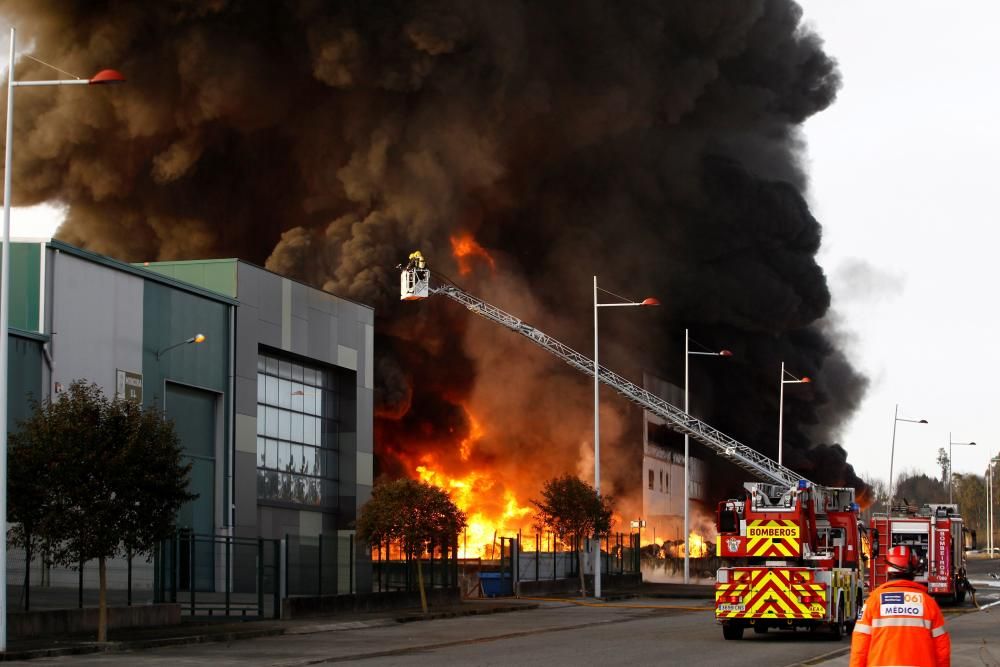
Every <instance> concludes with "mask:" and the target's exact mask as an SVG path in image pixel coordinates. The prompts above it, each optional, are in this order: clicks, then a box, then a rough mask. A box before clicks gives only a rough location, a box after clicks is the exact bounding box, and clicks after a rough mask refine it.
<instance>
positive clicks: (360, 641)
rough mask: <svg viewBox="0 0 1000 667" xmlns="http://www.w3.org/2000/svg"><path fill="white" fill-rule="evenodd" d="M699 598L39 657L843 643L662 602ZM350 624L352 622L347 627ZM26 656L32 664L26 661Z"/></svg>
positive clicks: (432, 661) (599, 660) (732, 654)
mask: <svg viewBox="0 0 1000 667" xmlns="http://www.w3.org/2000/svg"><path fill="white" fill-rule="evenodd" d="M682 604H691V605H699V606H701V605H705V604H706V602H705V601H703V600H701V601H686V602H685V601H683V600H671V601H664V600H630V601H628V602H623V603H619V604H609V605H602V606H578V605H575V604H568V603H560V602H545V603H542V605H541V607H540V608H538V609H534V610H525V611H517V612H511V613H504V614H493V615H481V616H466V617H462V618H452V619H442V620H435V621H427V622H417V623H406V624H395V623H394V624H391V625H385V626H380V627H352V626H351V625H350V624H340V625H329V626H327V629H325V630H324V628H323V627H322V626H320V627H315V628H312V629H311V630H309V631H308V632H307V633H306V634H300V635H294V636H289V635H285V636H280V637H268V638H261V639H252V640H243V641H236V642H232V643H231V644H225V643H217V644H216V643H206V644H193V645H188V646H172V647H164V648H158V649H147V650H143V651H136V652H128V653H118V654H108V653H103V654H93V655H82V656H65V657H57V658H43V659H35V660H32V661H30V664H33V665H47V664H69V663H72V664H74V665H213V666H217V667H223V666H225V665H240V666H241V667H252V666H258V665H269V666H280V667H299V666H304V665H315V664H330V663H338V662H360V663H361V664H364V665H435V666H438V665H452V664H461V665H519V666H529V665H545V666H547V667H551V666H554V665H579V664H581V663H583V664H600V665H602V666H603V665H628V666H629V667H634V666H635V665H652V664H664V663H667V664H684V663H688V664H694V665H701V664H711V665H719V666H721V667H725V666H728V665H733V666H739V667H746V665H748V664H761V665H763V664H766V665H772V666H773V667H782V666H783V665H790V664H797V663H799V662H801V661H803V660H807V659H809V658H813V657H815V656H819V655H822V654H825V653H828V652H830V651H832V650H834V649H837V648H840V647H844V646H847V642H846V640H844V641H843V642H832V641H829V640H827V639H826V638H825V637H822V636H819V634H818V633H817V634H810V633H807V632H798V633H786V632H781V633H778V632H774V633H769V634H767V635H754V634H753V633H748V634H747V635H746V638H745V639H744V640H743V641H738V642H734V641H725V640H724V639H723V638H722V631H721V629H720V628H719V626H718V625H716V624H715V622H714V620H713V616H712V613H711V611H709V610H708V609H707V608H706V610H705V611H694V612H690V611H681V610H676V609H667V608H664V606H665V605H682ZM343 625H347V627H342V626H343ZM25 664H29V663H25Z"/></svg>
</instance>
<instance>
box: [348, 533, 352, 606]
mask: <svg viewBox="0 0 1000 667" xmlns="http://www.w3.org/2000/svg"><path fill="white" fill-rule="evenodd" d="M347 545H348V546H347V549H348V550H347V592H348V593H349V594H351V595H354V533H351V534H350V535H348V536H347Z"/></svg>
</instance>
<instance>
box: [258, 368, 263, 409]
mask: <svg viewBox="0 0 1000 667" xmlns="http://www.w3.org/2000/svg"><path fill="white" fill-rule="evenodd" d="M257 402H258V403H263V402H264V376H263V375H261V374H260V373H258V374H257Z"/></svg>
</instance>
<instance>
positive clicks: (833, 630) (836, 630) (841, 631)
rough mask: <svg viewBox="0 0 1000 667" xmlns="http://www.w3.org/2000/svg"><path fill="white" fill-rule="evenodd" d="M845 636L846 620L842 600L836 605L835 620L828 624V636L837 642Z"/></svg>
mask: <svg viewBox="0 0 1000 667" xmlns="http://www.w3.org/2000/svg"><path fill="white" fill-rule="evenodd" d="M846 634H847V620H846V619H845V618H844V598H840V603H839V604H838V605H837V620H836V621H834V622H833V623H831V624H830V636H831V637H832V638H833V641H835V642H839V641H840V640H841V639H843V638H844V635H846Z"/></svg>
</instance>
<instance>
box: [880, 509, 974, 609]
mask: <svg viewBox="0 0 1000 667" xmlns="http://www.w3.org/2000/svg"><path fill="white" fill-rule="evenodd" d="M871 538H872V556H873V559H872V566H871V568H870V570H869V579H868V582H869V585H870V586H871V587H872V588H875V587H876V586H879V585H881V584H883V583H885V581H886V578H887V572H886V565H885V552H886V551H888V550H889V549H890V548H891V547H895V546H898V545H901V544H905V545H907V546H909V547H911V548H912V549H913V550H914V551H916V553H917V554H918V555H919V556H920V560H921V564H922V566H923V570H924V571H923V573H922V574H919V575H918V576H917V578H916V580H917V581H919V582H921V583H923V584H925V585H926V586H927V590H928V592H929V593H930V594H931V595H934V596H936V597H939V598H944V599H947V600H948V601H951V602H957V603H961V602H962V601H964V600H965V594H966V593H967V592H972V586H971V584H969V580H968V579H967V578H966V574H965V549H966V546H967V545H966V541H967V540H968V539H970V538H971V539H973V540H974V538H975V535H974V534H973V533H971V532H970V531H969V530H968V529H966V528H965V527H964V526H963V524H962V517H961V515H960V514H959V511H958V505H951V504H932V505H924V506H923V507H920V508H917V507H915V506H906V505H903V506H897V507H894V508H893V510H892V511H891V512H890V513H888V514H875V515H874V516H873V517H872V521H871Z"/></svg>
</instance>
